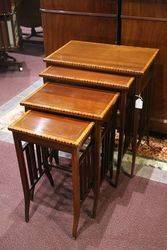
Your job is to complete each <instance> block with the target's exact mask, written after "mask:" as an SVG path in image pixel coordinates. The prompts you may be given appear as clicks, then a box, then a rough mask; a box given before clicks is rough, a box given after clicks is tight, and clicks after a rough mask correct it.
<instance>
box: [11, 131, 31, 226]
mask: <svg viewBox="0 0 167 250" xmlns="http://www.w3.org/2000/svg"><path fill="white" fill-rule="evenodd" d="M13 138H14V142H15V149H16V155H17V159H18V164H19V170H20V177H21V182H22V187H23V193H24V202H25V221H26V222H28V221H29V208H30V197H31V193H30V190H29V185H28V178H27V172H26V166H25V161H24V155H23V149H22V144H21V141H20V140H18V139H17V133H13Z"/></svg>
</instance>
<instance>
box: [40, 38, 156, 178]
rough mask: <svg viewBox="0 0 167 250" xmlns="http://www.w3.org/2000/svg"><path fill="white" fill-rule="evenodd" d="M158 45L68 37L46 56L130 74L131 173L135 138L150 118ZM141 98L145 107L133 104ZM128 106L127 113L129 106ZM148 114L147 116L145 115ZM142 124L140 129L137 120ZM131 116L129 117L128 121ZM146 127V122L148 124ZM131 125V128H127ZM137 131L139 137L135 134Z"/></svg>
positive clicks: (128, 135)
mask: <svg viewBox="0 0 167 250" xmlns="http://www.w3.org/2000/svg"><path fill="white" fill-rule="evenodd" d="M158 51H159V50H158V49H152V48H141V47H132V46H122V45H121V46H119V45H111V44H102V43H90V42H83V41H70V42H69V43H67V44H66V45H64V46H63V47H61V48H60V49H59V50H57V51H56V52H54V53H52V54H51V55H50V56H48V57H46V58H45V61H46V63H47V64H48V65H59V66H66V67H72V68H79V69H86V70H91V71H101V72H106V73H117V74H121V75H127V76H133V77H135V81H134V84H133V96H132V97H131V98H130V100H129V102H130V103H131V105H130V106H127V113H126V115H127V118H129V119H126V133H125V135H126V136H125V139H124V152H126V148H127V145H129V142H131V144H132V166H131V172H130V176H133V174H134V167H135V159H136V152H137V146H138V143H137V140H138V138H139V141H140V139H141V138H142V134H143V131H144V128H145V127H146V126H145V125H146V123H148V121H149V119H148V117H147V115H148V114H149V106H150V97H149V94H150V90H151V88H150V86H151V84H150V83H153V68H154V62H155V59H156V56H157V54H158ZM141 96H143V98H144V108H143V109H141V110H142V112H141V110H140V109H137V108H135V103H136V99H140V98H141ZM129 107H130V108H131V112H130V113H131V114H130V115H129V111H130V110H128V108H129ZM146 117H147V119H145V118H146ZM139 118H142V119H140V120H141V121H142V123H141V128H140V130H139V125H140V120H139ZM130 120H131V121H130ZM147 127H148V126H147ZM129 128H130V129H129ZM138 135H139V137H138Z"/></svg>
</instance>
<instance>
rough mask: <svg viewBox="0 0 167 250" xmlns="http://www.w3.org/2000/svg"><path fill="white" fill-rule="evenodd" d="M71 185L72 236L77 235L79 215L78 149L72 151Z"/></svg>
mask: <svg viewBox="0 0 167 250" xmlns="http://www.w3.org/2000/svg"><path fill="white" fill-rule="evenodd" d="M72 185H73V213H74V218H73V231H72V234H73V237H74V238H75V239H76V237H77V228H78V223H79V217H80V174H79V151H78V150H77V149H74V151H73V153H72Z"/></svg>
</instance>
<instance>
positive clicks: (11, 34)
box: [0, 0, 23, 71]
mask: <svg viewBox="0 0 167 250" xmlns="http://www.w3.org/2000/svg"><path fill="white" fill-rule="evenodd" d="M19 41H20V33H19V26H18V23H17V16H16V6H15V2H14V1H11V0H1V2H0V66H3V67H8V66H17V67H18V68H19V70H20V71H22V70H23V68H22V63H19V62H17V61H16V59H15V58H14V57H12V56H9V55H8V53H7V52H8V51H13V50H15V49H17V48H18V47H19Z"/></svg>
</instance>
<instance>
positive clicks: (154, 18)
mask: <svg viewBox="0 0 167 250" xmlns="http://www.w3.org/2000/svg"><path fill="white" fill-rule="evenodd" d="M121 20H122V41H121V43H122V44H125V45H133V46H141V47H150V48H151V47H152V48H159V49H160V51H159V55H158V58H157V61H156V67H155V70H154V83H155V84H154V87H153V95H152V108H151V117H150V129H151V130H153V131H157V132H160V133H166V134H167V97H166V93H167V84H166V83H167V1H163V0H156V1H155V0H149V1H145V0H142V1H138V0H134V1H131V0H127V1H122V13H121Z"/></svg>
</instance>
